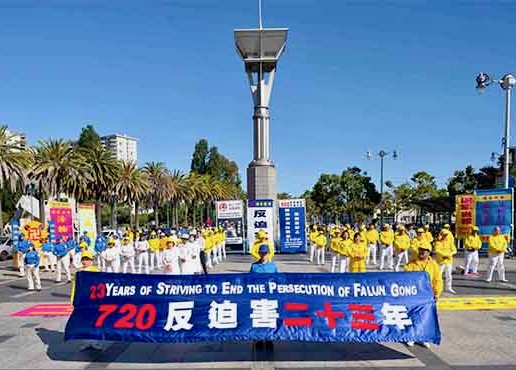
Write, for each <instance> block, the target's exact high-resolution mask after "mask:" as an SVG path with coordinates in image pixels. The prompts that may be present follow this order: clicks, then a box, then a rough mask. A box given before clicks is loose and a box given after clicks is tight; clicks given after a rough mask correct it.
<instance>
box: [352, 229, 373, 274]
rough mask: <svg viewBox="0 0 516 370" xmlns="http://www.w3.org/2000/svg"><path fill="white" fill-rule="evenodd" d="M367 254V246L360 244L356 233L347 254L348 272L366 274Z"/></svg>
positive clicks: (358, 235) (360, 240)
mask: <svg viewBox="0 0 516 370" xmlns="http://www.w3.org/2000/svg"><path fill="white" fill-rule="evenodd" d="M368 253H369V248H368V247H367V244H365V243H364V242H362V239H361V238H360V233H356V234H355V237H354V238H353V243H352V244H351V246H350V252H349V258H350V263H349V272H366V261H365V259H366V257H367V254H368Z"/></svg>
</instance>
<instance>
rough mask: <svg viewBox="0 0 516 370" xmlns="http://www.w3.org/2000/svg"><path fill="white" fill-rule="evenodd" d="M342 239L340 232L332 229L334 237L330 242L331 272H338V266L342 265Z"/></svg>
mask: <svg viewBox="0 0 516 370" xmlns="http://www.w3.org/2000/svg"><path fill="white" fill-rule="evenodd" d="M341 241H342V238H341V237H340V231H339V229H338V228H333V229H332V236H331V240H330V251H331V254H332V256H331V272H336V271H337V266H338V265H339V264H340V253H339V248H340V243H341Z"/></svg>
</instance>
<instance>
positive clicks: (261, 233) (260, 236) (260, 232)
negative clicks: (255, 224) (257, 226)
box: [257, 230, 267, 239]
mask: <svg viewBox="0 0 516 370" xmlns="http://www.w3.org/2000/svg"><path fill="white" fill-rule="evenodd" d="M257 236H258V237H259V238H260V239H261V238H265V237H267V232H265V231H264V230H260V231H258V234H257Z"/></svg>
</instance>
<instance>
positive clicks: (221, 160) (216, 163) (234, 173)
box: [206, 146, 242, 187]
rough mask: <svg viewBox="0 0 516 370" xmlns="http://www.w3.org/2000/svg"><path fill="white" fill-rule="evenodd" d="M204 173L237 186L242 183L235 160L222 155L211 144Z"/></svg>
mask: <svg viewBox="0 0 516 370" xmlns="http://www.w3.org/2000/svg"><path fill="white" fill-rule="evenodd" d="M206 174H208V175H211V176H213V177H214V178H216V179H218V180H221V181H227V182H229V183H232V184H235V185H236V186H238V187H241V185H242V181H241V179H240V175H239V174H238V165H237V164H236V162H234V161H230V160H229V159H228V158H226V157H225V156H224V155H222V154H220V153H219V150H218V148H217V147H216V146H212V147H211V148H210V150H209V159H208V162H207V164H206Z"/></svg>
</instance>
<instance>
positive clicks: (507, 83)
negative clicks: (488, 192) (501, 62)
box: [475, 72, 516, 189]
mask: <svg viewBox="0 0 516 370" xmlns="http://www.w3.org/2000/svg"><path fill="white" fill-rule="evenodd" d="M475 81H476V82H477V86H476V88H477V90H478V91H479V92H482V91H483V90H485V89H486V88H487V87H488V86H489V85H491V84H492V83H493V82H496V83H499V84H500V87H501V88H502V89H503V90H505V135H504V140H503V153H504V154H503V157H504V158H503V159H504V163H503V181H504V188H506V189H507V188H509V137H510V128H511V89H512V87H513V86H514V85H516V79H515V78H514V76H513V75H512V74H510V73H508V74H506V75H505V76H503V77H502V79H501V80H493V79H492V78H491V77H489V75H487V74H486V73H483V72H481V73H480V74H479V75H478V76H477V78H476V79H475Z"/></svg>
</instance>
